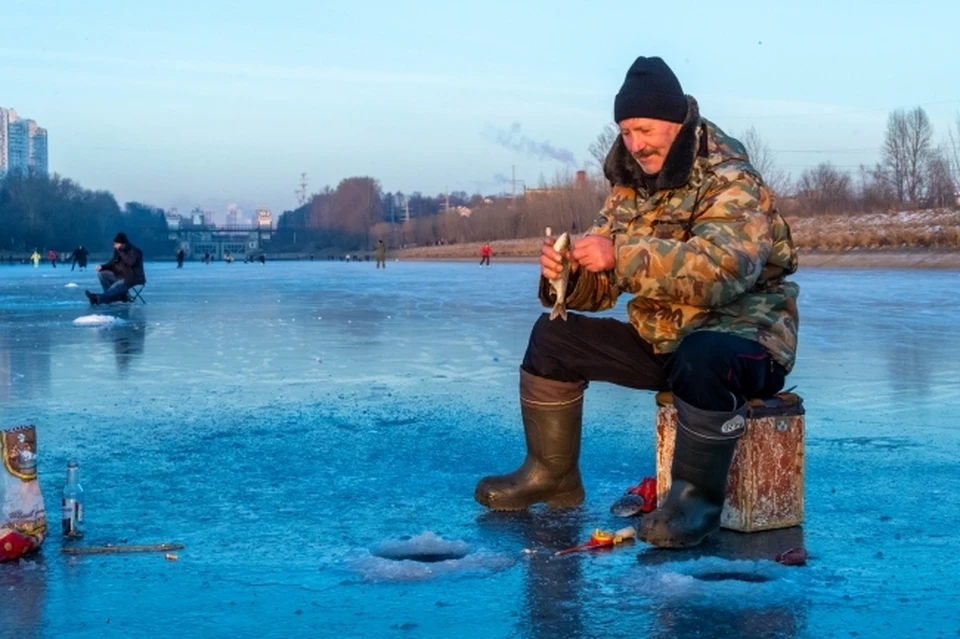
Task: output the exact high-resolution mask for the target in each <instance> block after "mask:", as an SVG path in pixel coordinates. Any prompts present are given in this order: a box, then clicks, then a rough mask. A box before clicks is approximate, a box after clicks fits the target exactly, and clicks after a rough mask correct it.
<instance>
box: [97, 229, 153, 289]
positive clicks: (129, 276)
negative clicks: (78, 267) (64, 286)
mask: <svg viewBox="0 0 960 639" xmlns="http://www.w3.org/2000/svg"><path fill="white" fill-rule="evenodd" d="M97 275H98V277H99V278H100V286H101V287H103V293H100V294H99V295H97V294H96V293H91V292H90V291H84V292H85V293H86V295H87V299H88V300H90V303H91V304H93V305H97V304H110V303H112V302H126V301H128V298H127V290H129V289H130V287H132V286H139V285H141V284H146V283H147V278H146V276H145V275H144V274H143V251H141V250H140V249H138V248H137V247H136V246H134V245H133V244H131V243H130V240H128V239H127V236H126V234H125V233H117V236H116V237H115V238H113V257H112V258H111V259H110V261H109V262H107V263H106V264H100V265H99V266H97Z"/></svg>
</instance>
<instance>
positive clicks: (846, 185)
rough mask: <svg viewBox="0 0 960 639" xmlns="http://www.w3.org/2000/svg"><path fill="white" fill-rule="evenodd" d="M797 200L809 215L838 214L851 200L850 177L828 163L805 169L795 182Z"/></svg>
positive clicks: (848, 205)
mask: <svg viewBox="0 0 960 639" xmlns="http://www.w3.org/2000/svg"><path fill="white" fill-rule="evenodd" d="M797 199H799V200H800V202H801V203H802V204H803V206H804V208H805V209H806V210H808V211H809V212H811V213H839V212H841V211H844V210H846V209H848V208H849V207H850V204H851V201H852V200H853V189H852V188H851V180H850V175H849V174H848V173H846V172H845V171H840V170H838V169H837V168H836V167H834V166H833V165H832V164H830V163H829V162H823V163H821V164H818V165H817V166H816V167H815V168H812V169H807V170H806V171H804V172H803V173H801V174H800V179H799V180H797Z"/></svg>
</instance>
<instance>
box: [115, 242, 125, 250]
mask: <svg viewBox="0 0 960 639" xmlns="http://www.w3.org/2000/svg"><path fill="white" fill-rule="evenodd" d="M121 246H123V244H121V243H120V242H114V243H113V250H115V251H119V250H120V247H121Z"/></svg>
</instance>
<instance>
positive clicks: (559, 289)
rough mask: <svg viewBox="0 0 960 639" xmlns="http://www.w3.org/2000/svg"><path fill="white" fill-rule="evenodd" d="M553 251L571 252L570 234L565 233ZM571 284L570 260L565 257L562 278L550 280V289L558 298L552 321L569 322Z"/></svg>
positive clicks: (555, 243)
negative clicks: (568, 288) (568, 309)
mask: <svg viewBox="0 0 960 639" xmlns="http://www.w3.org/2000/svg"><path fill="white" fill-rule="evenodd" d="M553 250H554V251H557V252H559V253H565V252H566V251H569V250H570V234H569V233H564V234H562V235H561V236H560V237H558V238H557V241H556V242H554V243H553ZM569 282H570V260H569V259H567V257H566V256H563V271H562V272H561V273H560V277H558V278H557V279H555V280H550V288H552V289H553V292H554V294H556V296H557V301H556V302H554V304H553V310H551V311H550V319H556V318H558V317H559V318H561V319H562V320H563V321H564V322H566V321H567V306H566V304H567V284H568V283H569Z"/></svg>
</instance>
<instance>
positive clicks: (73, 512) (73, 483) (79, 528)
mask: <svg viewBox="0 0 960 639" xmlns="http://www.w3.org/2000/svg"><path fill="white" fill-rule="evenodd" d="M62 504H63V516H62V522H63V535H64V537H72V538H79V537H83V487H82V486H81V485H80V467H79V466H78V465H77V462H76V461H74V460H70V461H69V462H68V463H67V483H66V484H64V486H63V501H62Z"/></svg>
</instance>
